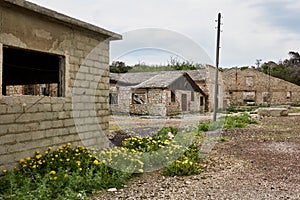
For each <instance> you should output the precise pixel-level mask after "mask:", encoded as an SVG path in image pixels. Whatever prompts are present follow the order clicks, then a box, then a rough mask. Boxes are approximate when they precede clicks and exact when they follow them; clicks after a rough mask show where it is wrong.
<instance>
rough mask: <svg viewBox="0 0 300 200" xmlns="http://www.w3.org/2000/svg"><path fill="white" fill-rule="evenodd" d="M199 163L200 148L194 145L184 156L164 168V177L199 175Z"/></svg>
mask: <svg viewBox="0 0 300 200" xmlns="http://www.w3.org/2000/svg"><path fill="white" fill-rule="evenodd" d="M199 161H200V154H199V148H198V146H196V145H195V144H192V145H191V146H190V147H189V148H187V150H186V151H185V152H184V154H183V155H182V156H180V157H179V158H178V159H176V160H175V161H173V162H171V163H170V164H169V165H167V166H165V167H164V168H163V175H166V176H189V175H193V174H199V173H200V172H201V168H200V166H199Z"/></svg>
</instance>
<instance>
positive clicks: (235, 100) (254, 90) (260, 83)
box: [224, 68, 300, 105]
mask: <svg viewBox="0 0 300 200" xmlns="http://www.w3.org/2000/svg"><path fill="white" fill-rule="evenodd" d="M224 77H225V79H226V96H227V100H228V102H229V104H243V103H246V102H247V101H253V102H254V103H256V104H273V105H276V104H292V103H293V104H298V103H300V87H299V86H297V85H295V84H292V83H290V82H287V81H284V80H282V79H278V78H275V77H272V76H268V75H266V74H264V73H262V72H259V71H257V70H255V69H251V68H248V69H244V70H240V69H236V68H232V69H229V70H226V71H225V72H224ZM247 94H248V95H247ZM250 94H251V95H250ZM249 95H250V96H253V95H254V97H253V98H252V97H250V98H249ZM252 99H253V100H252Z"/></svg>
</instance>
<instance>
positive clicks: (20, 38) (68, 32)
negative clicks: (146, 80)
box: [0, 3, 109, 171]
mask: <svg viewBox="0 0 300 200" xmlns="http://www.w3.org/2000/svg"><path fill="white" fill-rule="evenodd" d="M0 15H1V17H0V64H1V65H0V66H1V70H0V81H1V83H2V80H1V77H2V52H1V50H2V45H8V46H12V47H18V48H24V49H30V50H36V51H41V52H47V53H53V54H57V55H62V56H65V67H66V69H65V71H66V72H65V83H66V84H65V94H64V97H44V96H18V97H13V96H2V95H1V94H0V171H1V170H2V169H4V168H5V169H7V168H10V167H12V166H15V165H16V161H18V160H19V159H20V158H23V157H26V156H32V154H33V152H34V150H37V149H40V150H43V149H45V148H47V147H48V146H58V145H61V144H63V143H66V142H72V143H73V144H74V145H77V144H82V143H83V144H84V145H88V146H94V147H100V146H105V145H106V144H103V143H101V142H103V140H102V139H101V138H99V134H98V133H99V127H100V128H101V129H102V131H103V133H105V134H106V133H107V130H108V121H109V105H108V94H109V73H108V70H107V66H108V62H109V58H108V56H109V54H108V51H109V42H108V41H106V36H101V35H99V34H96V33H94V32H92V31H87V30H85V29H80V28H78V27H72V26H71V25H70V26H68V25H66V24H63V23H61V22H58V21H56V20H54V19H52V20H50V19H48V18H46V17H45V16H43V15H40V14H37V13H34V12H31V11H28V10H25V9H22V8H20V7H15V6H7V5H5V4H4V3H0ZM99 44H100V45H99ZM97 45H99V46H98V47H97V50H96V51H94V53H93V55H91V56H88V54H89V53H90V51H91V50H92V49H94V48H95V47H96V46H97ZM81 64H83V66H81V68H80V70H81V73H80V76H77V75H78V70H79V67H80V65H81ZM95 74H98V77H95ZM76 79H77V80H80V83H81V85H80V86H79V87H78V88H77V90H76V95H77V96H79V97H80V98H79V100H78V99H77V100H78V101H77V104H76V108H75V109H76V110H77V111H82V112H81V113H80V114H79V115H78V116H76V118H77V120H80V121H83V122H85V124H87V125H88V123H90V122H91V120H89V119H90V118H91V117H96V119H97V120H98V123H97V124H95V123H94V122H92V123H91V124H90V125H89V126H88V127H89V128H86V127H87V126H86V127H84V128H85V130H83V129H81V131H80V132H81V133H80V135H79V134H78V130H77V129H76V127H75V125H74V118H73V116H72V89H73V88H74V82H75V80H76ZM97 79H99V81H98V80H97ZM95 84H96V86H97V87H96V90H95V91H94V90H93V89H90V88H91V87H92V85H95ZM0 89H1V88H0ZM91 98H95V102H96V103H95V106H94V105H92V104H90V103H89V102H90V99H91ZM99 125H100V126H99ZM98 126H99V127H98Z"/></svg>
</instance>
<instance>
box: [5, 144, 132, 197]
mask: <svg viewBox="0 0 300 200" xmlns="http://www.w3.org/2000/svg"><path fill="white" fill-rule="evenodd" d="M70 146H71V144H70V143H68V144H65V145H63V146H62V147H60V148H58V149H56V150H54V151H52V148H51V147H49V148H48V149H47V151H46V152H44V154H42V153H40V152H39V151H37V152H36V153H35V156H34V157H28V158H26V159H21V160H20V164H19V167H18V168H17V169H16V170H14V171H9V172H7V173H6V174H5V175H4V176H3V177H1V178H0V185H1V188H0V199H1V197H2V198H4V199H83V198H84V197H85V196H86V195H87V194H88V193H91V192H92V191H93V190H95V189H102V188H103V189H104V188H110V187H121V186H122V185H123V184H124V183H125V182H126V181H127V180H128V179H129V178H130V176H131V174H130V173H126V172H122V171H118V170H116V169H113V168H111V167H109V166H107V165H105V164H104V163H105V162H108V161H106V160H101V161H100V160H99V159H97V157H95V156H94V152H91V151H89V150H88V149H86V148H85V147H81V146H78V147H74V148H71V147H70ZM51 151H52V152H51ZM95 153H96V152H95ZM102 154H107V152H102ZM2 186H3V187H2Z"/></svg>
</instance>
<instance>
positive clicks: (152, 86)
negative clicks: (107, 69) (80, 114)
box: [110, 71, 206, 116]
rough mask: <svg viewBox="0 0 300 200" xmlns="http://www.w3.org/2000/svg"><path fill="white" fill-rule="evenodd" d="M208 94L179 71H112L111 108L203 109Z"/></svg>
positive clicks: (141, 111)
mask: <svg viewBox="0 0 300 200" xmlns="http://www.w3.org/2000/svg"><path fill="white" fill-rule="evenodd" d="M205 97H206V94H205V93H204V92H203V91H202V90H201V88H199V87H198V86H197V84H195V82H194V81H193V80H192V79H191V77H190V76H189V75H188V74H187V73H185V72H180V71H171V72H170V71H169V72H144V73H126V74H112V73H111V87H110V107H111V111H112V112H123V113H129V114H136V115H148V114H149V115H160V116H167V115H176V114H181V113H189V112H204V110H205V99H206V98H205Z"/></svg>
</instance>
